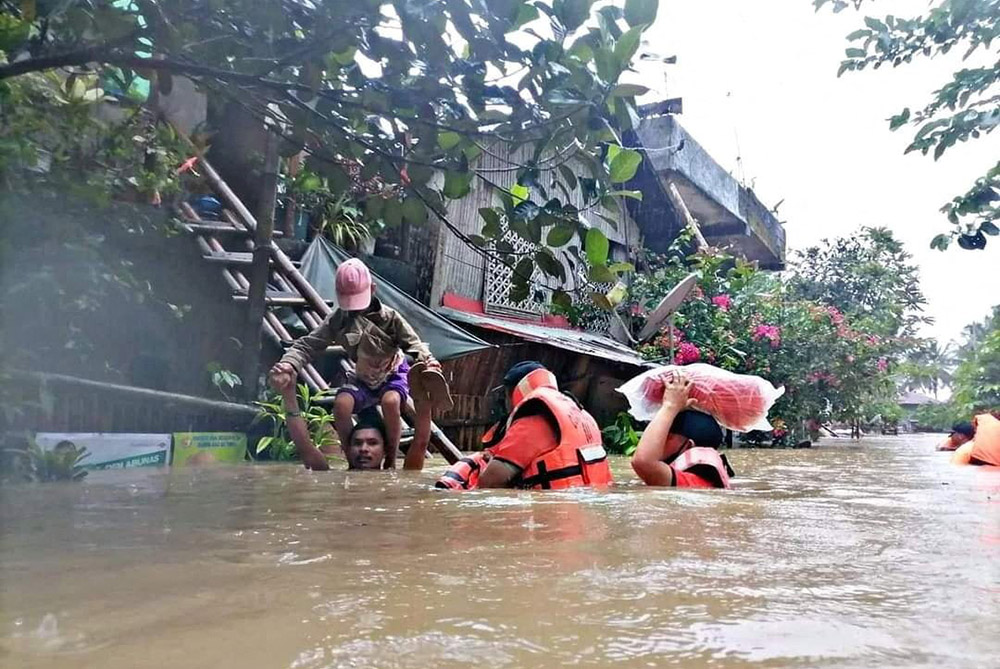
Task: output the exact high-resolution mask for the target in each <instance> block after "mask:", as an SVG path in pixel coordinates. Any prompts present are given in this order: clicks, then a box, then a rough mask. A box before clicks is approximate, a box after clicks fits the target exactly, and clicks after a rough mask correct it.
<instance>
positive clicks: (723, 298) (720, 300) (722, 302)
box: [712, 295, 732, 311]
mask: <svg viewBox="0 0 1000 669" xmlns="http://www.w3.org/2000/svg"><path fill="white" fill-rule="evenodd" d="M712 304H714V305H715V306H717V307H719V308H720V309H722V310H723V311H729V307H730V305H731V304H732V300H731V299H730V297H729V296H728V295H716V296H715V297H713V298H712Z"/></svg>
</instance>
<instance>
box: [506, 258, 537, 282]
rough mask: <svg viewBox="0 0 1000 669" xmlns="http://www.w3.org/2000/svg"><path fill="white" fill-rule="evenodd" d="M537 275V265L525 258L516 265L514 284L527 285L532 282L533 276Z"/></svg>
mask: <svg viewBox="0 0 1000 669" xmlns="http://www.w3.org/2000/svg"><path fill="white" fill-rule="evenodd" d="M534 273H535V263H534V262H533V261H532V260H531V258H529V257H527V256H525V257H524V258H521V259H520V260H518V261H517V264H516V265H514V276H513V277H512V279H511V280H512V281H514V283H527V282H528V281H530V280H531V275H532V274H534Z"/></svg>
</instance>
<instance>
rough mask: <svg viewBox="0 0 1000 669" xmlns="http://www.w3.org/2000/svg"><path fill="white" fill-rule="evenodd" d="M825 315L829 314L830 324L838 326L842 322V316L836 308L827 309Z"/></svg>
mask: <svg viewBox="0 0 1000 669" xmlns="http://www.w3.org/2000/svg"><path fill="white" fill-rule="evenodd" d="M826 313H828V314H830V322H831V323H833V324H834V325H840V324H841V323H843V322H844V314H842V313H840V312H839V311H838V310H837V307H827V308H826Z"/></svg>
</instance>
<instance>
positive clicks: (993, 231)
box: [979, 221, 1000, 237]
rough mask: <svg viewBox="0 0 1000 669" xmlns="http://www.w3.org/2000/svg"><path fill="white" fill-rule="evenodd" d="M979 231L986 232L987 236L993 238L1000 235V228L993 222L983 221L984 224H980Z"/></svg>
mask: <svg viewBox="0 0 1000 669" xmlns="http://www.w3.org/2000/svg"><path fill="white" fill-rule="evenodd" d="M979 231H980V232H985V233H986V234H987V235H990V236H991V237H996V236H997V235H1000V228H998V227H997V226H996V225H995V224H993V223H992V222H991V221H983V222H982V223H980V224H979Z"/></svg>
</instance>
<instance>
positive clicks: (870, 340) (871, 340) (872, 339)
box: [868, 335, 881, 346]
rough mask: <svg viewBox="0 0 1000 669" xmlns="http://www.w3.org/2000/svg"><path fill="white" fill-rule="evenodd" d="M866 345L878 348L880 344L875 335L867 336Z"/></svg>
mask: <svg viewBox="0 0 1000 669" xmlns="http://www.w3.org/2000/svg"><path fill="white" fill-rule="evenodd" d="M868 343H869V344H871V345H872V346H878V345H879V344H880V343H881V342H880V340H879V338H878V337H876V336H875V335H868Z"/></svg>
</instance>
